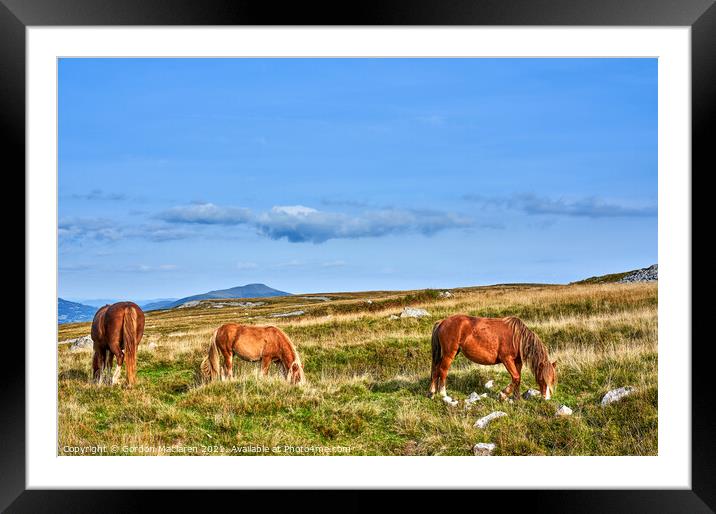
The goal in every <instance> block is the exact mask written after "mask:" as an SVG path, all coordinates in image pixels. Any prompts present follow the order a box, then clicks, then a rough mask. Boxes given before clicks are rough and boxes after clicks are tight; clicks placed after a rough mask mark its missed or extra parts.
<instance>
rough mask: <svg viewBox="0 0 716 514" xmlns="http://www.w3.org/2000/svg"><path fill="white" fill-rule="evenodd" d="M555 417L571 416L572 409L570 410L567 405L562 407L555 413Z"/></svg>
mask: <svg viewBox="0 0 716 514" xmlns="http://www.w3.org/2000/svg"><path fill="white" fill-rule="evenodd" d="M554 415H555V416H571V415H572V409H570V408H569V407H567V406H566V405H560V406H559V409H557V412H555V413H554Z"/></svg>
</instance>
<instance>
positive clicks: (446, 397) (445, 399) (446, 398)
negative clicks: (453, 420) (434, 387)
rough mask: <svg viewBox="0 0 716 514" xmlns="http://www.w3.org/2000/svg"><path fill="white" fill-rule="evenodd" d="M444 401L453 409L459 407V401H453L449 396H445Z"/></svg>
mask: <svg viewBox="0 0 716 514" xmlns="http://www.w3.org/2000/svg"><path fill="white" fill-rule="evenodd" d="M443 401H444V402H445V403H447V404H448V405H450V406H451V407H455V406H456V405H457V400H453V399H452V398H450V397H449V396H443Z"/></svg>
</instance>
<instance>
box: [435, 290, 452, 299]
mask: <svg viewBox="0 0 716 514" xmlns="http://www.w3.org/2000/svg"><path fill="white" fill-rule="evenodd" d="M438 296H439V297H440V298H452V293H451V292H450V291H443V292H442V293H440V294H439V295H438Z"/></svg>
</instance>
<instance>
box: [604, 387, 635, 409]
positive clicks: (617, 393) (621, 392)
mask: <svg viewBox="0 0 716 514" xmlns="http://www.w3.org/2000/svg"><path fill="white" fill-rule="evenodd" d="M633 392H634V388H633V387H631V386H626V387H620V388H619V389H612V390H611V391H609V392H608V393H607V394H605V395H604V398H602V405H607V404H609V403H612V402H616V401H617V400H621V399H622V398H624V397H625V396H628V395H630V394H631V393H633Z"/></svg>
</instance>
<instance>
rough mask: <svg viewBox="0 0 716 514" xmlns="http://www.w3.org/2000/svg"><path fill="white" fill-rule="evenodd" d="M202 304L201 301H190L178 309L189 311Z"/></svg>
mask: <svg viewBox="0 0 716 514" xmlns="http://www.w3.org/2000/svg"><path fill="white" fill-rule="evenodd" d="M200 303H201V302H200V301H199V300H190V301H188V302H184V303H182V304H181V305H180V306H179V307H177V309H188V308H189V307H196V306H197V305H199V304H200Z"/></svg>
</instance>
